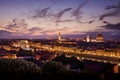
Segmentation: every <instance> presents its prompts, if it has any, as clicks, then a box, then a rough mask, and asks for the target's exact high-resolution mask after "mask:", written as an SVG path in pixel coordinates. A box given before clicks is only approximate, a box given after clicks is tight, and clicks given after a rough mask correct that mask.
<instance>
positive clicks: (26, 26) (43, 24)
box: [0, 0, 120, 38]
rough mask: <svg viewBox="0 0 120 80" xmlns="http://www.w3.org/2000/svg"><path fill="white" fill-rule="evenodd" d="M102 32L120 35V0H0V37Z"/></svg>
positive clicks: (52, 35)
mask: <svg viewBox="0 0 120 80" xmlns="http://www.w3.org/2000/svg"><path fill="white" fill-rule="evenodd" d="M6 31H7V32H9V33H7V32H6ZM99 31H100V32H103V33H108V34H109V35H108V36H110V37H116V38H120V35H119V34H120V1H119V0H0V38H48V37H55V35H56V34H57V33H58V32H61V33H62V34H63V35H64V36H66V37H67V36H68V35H69V36H70V35H73V36H72V37H74V36H76V35H77V37H80V36H81V35H86V33H88V32H91V33H92V32H93V33H94V32H99ZM79 35H80V36H79ZM95 35H96V34H95Z"/></svg>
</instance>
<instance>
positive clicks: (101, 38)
mask: <svg viewBox="0 0 120 80" xmlns="http://www.w3.org/2000/svg"><path fill="white" fill-rule="evenodd" d="M96 42H104V38H103V35H102V33H101V32H99V33H98V35H97V36H96Z"/></svg>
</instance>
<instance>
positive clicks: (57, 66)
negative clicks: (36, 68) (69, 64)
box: [42, 61, 66, 74]
mask: <svg viewBox="0 0 120 80" xmlns="http://www.w3.org/2000/svg"><path fill="white" fill-rule="evenodd" d="M64 71H66V68H65V66H63V65H62V64H61V63H60V62H55V61H49V62H47V63H45V64H44V65H43V67H42V72H43V73H45V74H46V73H47V74H56V73H61V72H64Z"/></svg>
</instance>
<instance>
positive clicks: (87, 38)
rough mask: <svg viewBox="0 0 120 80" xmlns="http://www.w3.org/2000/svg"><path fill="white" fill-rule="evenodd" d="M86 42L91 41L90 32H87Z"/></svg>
mask: <svg viewBox="0 0 120 80" xmlns="http://www.w3.org/2000/svg"><path fill="white" fill-rule="evenodd" d="M86 42H91V39H90V35H89V34H87V36H86Z"/></svg>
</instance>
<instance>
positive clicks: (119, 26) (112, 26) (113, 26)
mask: <svg viewBox="0 0 120 80" xmlns="http://www.w3.org/2000/svg"><path fill="white" fill-rule="evenodd" d="M101 27H104V28H106V29H110V30H120V23H117V24H106V25H105V26H101Z"/></svg>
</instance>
